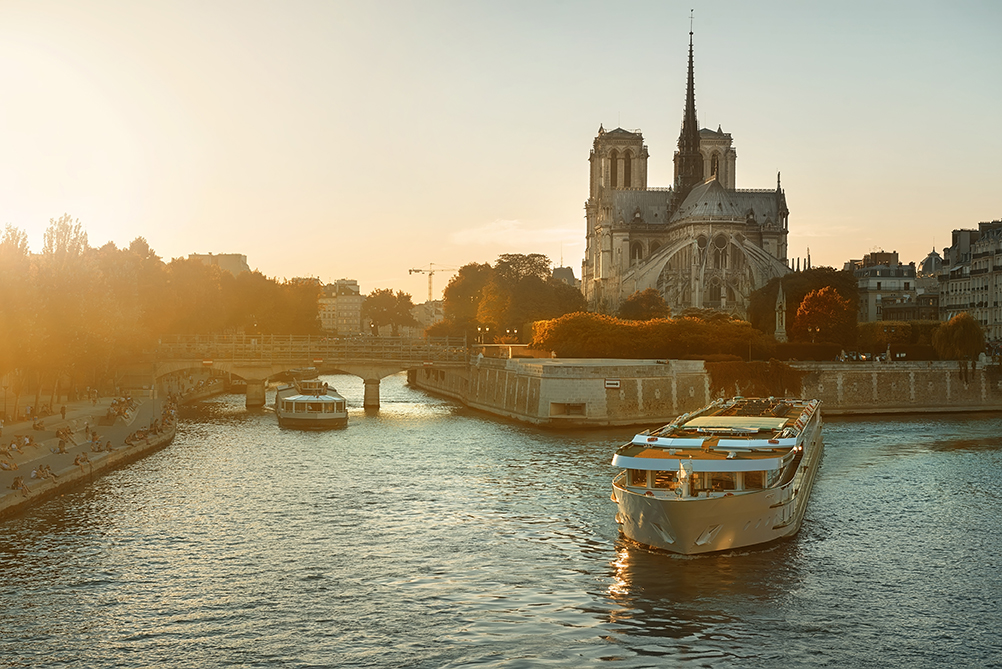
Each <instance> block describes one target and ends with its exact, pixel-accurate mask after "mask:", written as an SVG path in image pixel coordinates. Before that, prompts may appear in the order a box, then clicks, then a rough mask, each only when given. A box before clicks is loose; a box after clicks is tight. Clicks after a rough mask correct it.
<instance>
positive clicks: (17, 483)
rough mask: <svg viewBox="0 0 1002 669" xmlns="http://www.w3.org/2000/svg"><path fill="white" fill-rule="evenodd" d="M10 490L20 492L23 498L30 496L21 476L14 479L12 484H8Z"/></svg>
mask: <svg viewBox="0 0 1002 669" xmlns="http://www.w3.org/2000/svg"><path fill="white" fill-rule="evenodd" d="M10 489H11V490H20V491H21V494H22V495H24V496H25V497H27V496H28V495H30V494H31V491H30V490H28V486H27V485H26V484H25V482H24V478H23V477H21V476H15V477H14V482H13V483H11V484H10Z"/></svg>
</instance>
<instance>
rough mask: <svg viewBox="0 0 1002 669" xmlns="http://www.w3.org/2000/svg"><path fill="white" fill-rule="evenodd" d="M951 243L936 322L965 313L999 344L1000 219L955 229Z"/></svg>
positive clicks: (941, 278)
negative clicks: (971, 227) (968, 227)
mask: <svg viewBox="0 0 1002 669" xmlns="http://www.w3.org/2000/svg"><path fill="white" fill-rule="evenodd" d="M952 242H953V243H952V244H951V245H950V246H948V247H947V248H945V249H943V267H942V270H941V271H940V273H939V292H940V300H939V320H942V321H948V320H950V319H951V318H953V317H954V316H956V315H957V314H959V313H962V312H964V311H966V312H968V313H970V314H971V316H973V317H974V320H976V321H977V322H978V323H980V324H981V325H982V327H983V328H984V329H985V337H986V338H987V339H988V340H989V341H996V342H997V341H1002V220H1000V221H990V222H985V223H979V224H978V228H977V229H976V230H973V229H966V230H954V231H953V239H952Z"/></svg>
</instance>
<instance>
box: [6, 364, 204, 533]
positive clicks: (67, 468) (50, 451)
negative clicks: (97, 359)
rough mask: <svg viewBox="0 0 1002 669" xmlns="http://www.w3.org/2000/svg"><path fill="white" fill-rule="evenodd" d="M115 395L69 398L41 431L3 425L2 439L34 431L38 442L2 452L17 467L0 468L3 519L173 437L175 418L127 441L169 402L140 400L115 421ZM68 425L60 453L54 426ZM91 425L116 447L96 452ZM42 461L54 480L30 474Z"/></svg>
mask: <svg viewBox="0 0 1002 669" xmlns="http://www.w3.org/2000/svg"><path fill="white" fill-rule="evenodd" d="M221 391H222V384H221V382H220V383H219V384H218V387H216V386H215V385H213V387H211V388H209V387H206V388H200V389H198V390H197V391H195V392H194V393H193V396H192V397H187V396H186V397H185V401H191V400H192V399H202V396H208V395H211V394H215V393H218V392H221ZM194 395H197V397H194ZM113 399H114V398H111V397H106V398H102V399H100V400H98V401H97V402H96V403H94V402H92V401H90V400H79V401H74V402H67V403H66V405H65V406H66V416H65V418H64V417H62V416H61V415H60V414H59V413H56V414H53V415H51V416H48V417H46V418H44V419H43V420H42V423H43V425H44V429H41V430H35V429H33V428H32V424H31V422H19V423H14V424H7V425H5V426H4V428H3V434H2V436H0V443H2V444H4V445H7V444H10V443H11V441H12V440H13V439H18V443H22V442H23V441H24V437H25V436H29V435H30V436H32V437H34V441H35V443H36V446H34V447H32V446H21V450H22V451H23V453H17V452H16V451H13V452H12V457H10V458H7V457H6V456H3V459H5V460H7V461H8V462H9V461H11V460H13V462H14V463H15V464H16V465H17V469H13V470H5V469H0V519H4V518H9V517H11V516H14V515H16V514H18V513H21V512H23V511H25V510H26V509H28V508H31V507H33V506H35V505H37V504H39V503H40V502H42V501H44V500H46V499H50V498H52V497H54V496H56V495H60V494H63V493H65V492H66V491H68V490H70V489H72V488H75V487H78V486H80V485H84V484H86V483H88V482H90V481H93V480H94V479H96V478H98V477H99V476H101V475H102V474H105V473H107V472H109V471H112V470H113V469H116V468H118V467H121V466H122V465H125V464H127V463H129V462H132V461H134V460H137V459H139V458H141V457H143V456H145V455H148V454H150V453H153V452H155V451H157V450H160V449H162V448H164V447H165V446H167V445H168V444H170V443H171V441H173V439H174V434H175V430H176V420H175V421H170V422H169V423H168V424H166V425H165V426H164V428H163V429H162V430H161V431H160V432H159V434H150V435H149V436H148V437H147V438H146V439H143V440H140V441H138V442H136V443H133V444H132V445H127V444H126V443H125V439H126V437H128V436H129V435H130V434H132V433H134V432H136V431H137V430H139V429H143V428H148V427H149V426H150V423H151V422H152V421H153V420H154V419H157V418H160V417H161V413H162V410H163V407H164V406H165V405H166V404H167V402H166V400H162V399H155V400H152V399H149V398H142V399H137V400H136V402H137V405H138V406H137V407H136V409H134V410H132V411H129V412H128V413H127V414H126V415H124V416H118V417H116V418H115V419H114V420H111V419H109V418H107V416H108V413H109V409H110V408H111V404H112V401H113ZM66 428H69V430H70V432H71V433H72V435H73V441H75V442H76V444H74V443H73V442H72V441H68V440H67V441H66V444H65V447H66V452H65V453H59V452H57V451H58V444H59V437H57V436H56V430H63V429H66ZM87 429H89V430H90V431H91V432H95V431H96V432H97V435H98V441H99V442H100V443H101V444H102V445H104V444H107V442H108V441H110V442H111V445H112V448H113V449H114V450H112V451H110V452H109V451H101V452H94V451H92V450H91V446H92V445H93V442H92V441H89V440H88V438H87V436H86V431H87ZM81 453H86V454H87V458H88V460H89V462H88V463H84V464H82V465H77V464H74V461H75V460H76V458H77V456H78V455H79V454H81ZM42 465H47V466H48V467H49V469H50V470H51V471H52V472H53V473H54V474H55V475H56V479H55V480H53V479H51V478H48V477H42V478H32V471H37V470H38V468H39V467H40V466H42ZM17 477H21V480H22V481H23V482H24V484H25V486H26V487H27V490H28V493H27V494H25V492H24V491H23V490H21V489H20V488H17V489H14V488H12V485H13V484H14V481H15V479H16V478H17Z"/></svg>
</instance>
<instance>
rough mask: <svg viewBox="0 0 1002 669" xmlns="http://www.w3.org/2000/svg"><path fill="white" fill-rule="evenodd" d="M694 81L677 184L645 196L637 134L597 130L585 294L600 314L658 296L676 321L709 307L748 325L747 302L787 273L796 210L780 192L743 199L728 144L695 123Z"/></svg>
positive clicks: (747, 194) (643, 155)
mask: <svg viewBox="0 0 1002 669" xmlns="http://www.w3.org/2000/svg"><path fill="white" fill-rule="evenodd" d="M692 62H693V61H692V32H690V33H689V76H688V82H687V85H686V95H685V113H684V116H683V119H682V132H681V134H680V135H679V138H678V150H677V151H676V152H675V182H674V184H673V185H672V186H671V187H670V188H648V186H647V147H646V146H645V145H644V137H643V135H642V134H641V133H640V131H639V130H638V131H632V132H631V131H628V130H623V129H622V128H616V129H615V130H605V129H604V128H602V127H601V126H600V127H599V129H598V137H596V138H595V143H594V147H593V148H592V151H591V157H590V159H589V160H590V162H591V186H590V192H589V197H588V202H587V203H586V204H585V210H586V217H587V221H588V231H587V249H586V251H585V259H584V262H583V266H582V281H581V287H582V291H583V292H584V295H585V298H586V299H587V301H588V306H589V308H590V309H591V310H593V311H600V312H604V313H615V312H616V310H617V309H618V308H619V305H620V303H621V302H622V301H623V300H625V299H626V298H627V297H629V296H630V295H631V294H633V293H634V292H636V291H641V290H646V289H647V288H656V289H657V290H658V292H660V293H661V295H662V296H664V299H665V302H667V303H668V305H669V306H670V307H671V309H672V313H674V314H677V313H679V312H680V311H682V310H683V309H686V308H687V307H709V308H713V309H718V310H721V311H726V312H729V313H731V314H734V315H735V316H738V317H745V316H746V309H747V305H748V298H749V295H750V294H751V293H752V291H754V290H755V289H757V288H760V287H762V286H763V285H765V284H766V283H767V282H768V281H769V280H770V279H772V278H773V277H776V276H782V275H783V274H786V273H787V272H789V271H790V269H789V268H788V266H787V255H786V253H787V251H786V237H787V233H788V217H789V210H788V209H787V207H786V196H785V194H784V193H783V189H782V188H781V186H780V183H779V178H778V177H777V180H776V187H775V188H774V189H764V190H744V189H742V190H738V189H736V188H735V187H734V184H735V162H736V159H737V154H736V153H735V151H734V147H733V146H732V142H731V136H730V134H728V133H725V132H722V131H721V129H720V128H719V127H718V128H717V130H709V129H706V128H703V129H702V130H700V129H699V125H698V124H697V122H696V100H695V86H694V83H693V65H692Z"/></svg>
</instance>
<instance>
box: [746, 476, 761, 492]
mask: <svg viewBox="0 0 1002 669" xmlns="http://www.w3.org/2000/svg"><path fill="white" fill-rule="evenodd" d="M764 482H765V472H745V490H761V489H762V488H763V487H764V485H763V484H764Z"/></svg>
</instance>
